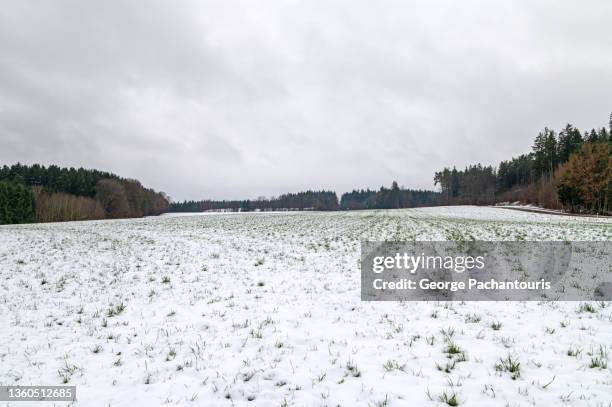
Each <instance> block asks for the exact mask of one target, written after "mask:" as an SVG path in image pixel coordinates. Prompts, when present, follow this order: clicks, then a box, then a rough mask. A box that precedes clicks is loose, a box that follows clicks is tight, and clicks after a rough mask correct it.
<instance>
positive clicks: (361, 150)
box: [0, 0, 612, 200]
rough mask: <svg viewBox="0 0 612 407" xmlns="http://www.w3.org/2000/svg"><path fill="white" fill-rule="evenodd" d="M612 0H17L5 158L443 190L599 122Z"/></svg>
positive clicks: (8, 49) (238, 178)
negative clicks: (452, 181) (550, 133)
mask: <svg viewBox="0 0 612 407" xmlns="http://www.w3.org/2000/svg"><path fill="white" fill-rule="evenodd" d="M611 22H612V2H610V1H608V0H601V1H588V2H576V1H571V2H570V1H465V0H462V1H456V0H450V1H378V0H377V1H355V0H347V1H311V0H309V1H282V2H281V1H271V0H265V1H228V0H223V1H214V2H212V1H194V2H179V1H163V2H162V1H150V0H146V1H144V0H143V1H121V2H119V1H117V2H115V1H99V2H82V1H80V0H78V1H61V0H60V1H52V2H51V1H32V2H30V1H23V0H19V1H10V2H8V1H7V2H3V4H2V7H1V8H0V163H6V164H12V163H15V162H17V161H20V162H22V163H28V164H31V163H35V162H38V163H42V164H46V165H48V164H52V163H55V164H58V165H61V166H75V167H78V166H83V167H86V168H98V169H103V170H109V171H112V172H115V173H117V174H119V175H121V176H124V177H131V178H137V179H139V180H141V181H142V182H143V184H145V185H146V186H150V187H153V188H155V189H157V190H163V191H165V192H167V193H168V194H169V195H170V196H171V197H173V198H175V199H181V200H182V199H200V198H216V199H221V198H254V197H257V196H261V195H266V196H269V195H274V194H279V193H282V192H291V191H299V190H304V189H306V188H312V189H321V188H325V189H333V190H336V191H337V192H339V193H341V192H344V191H347V190H350V189H352V188H353V187H373V188H377V187H380V186H381V185H383V184H384V185H389V184H391V181H393V180H397V181H398V183H399V184H400V185H403V186H405V187H416V188H419V187H420V188H433V173H434V171H436V170H438V169H440V168H441V167H443V166H450V165H453V164H455V165H457V166H464V165H466V164H468V163H474V162H482V163H485V164H494V165H497V164H498V162H499V161H500V160H502V159H506V158H509V157H511V156H513V155H518V154H520V153H523V152H527V151H529V149H530V147H531V142H532V140H533V138H534V136H535V135H536V134H537V133H538V131H539V130H540V129H542V128H543V127H544V126H550V127H553V128H555V129H558V128H561V127H562V126H563V125H564V124H565V123H567V122H571V123H574V124H575V125H577V126H578V127H579V128H580V129H586V128H589V129H590V128H592V127H595V126H597V127H602V126H604V125H607V123H608V117H609V115H610V113H611V112H612V23H611Z"/></svg>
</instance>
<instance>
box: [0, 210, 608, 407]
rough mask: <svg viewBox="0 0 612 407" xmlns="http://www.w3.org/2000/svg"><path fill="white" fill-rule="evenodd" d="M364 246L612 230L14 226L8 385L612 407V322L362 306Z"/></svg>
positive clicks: (302, 217)
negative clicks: (380, 242)
mask: <svg viewBox="0 0 612 407" xmlns="http://www.w3.org/2000/svg"><path fill="white" fill-rule="evenodd" d="M361 240H511V241H512V240H526V241H541V240H542V241H544V240H571V241H610V240H612V221H610V220H606V219H597V218H577V217H565V216H556V215H545V214H535V213H527V212H518V211H512V210H507V209H498V208H484V207H440V208H421V209H403V210H393V211H382V210H381V211H357V212H326V213H316V212H301V213H298V212H277V213H228V214H197V215H189V216H169V215H168V216H161V217H151V218H145V219H136V220H113V221H90V222H68V223H57V224H34V225H14V226H1V227H0V385H15V384H21V385H30V384H46V385H61V384H70V385H75V386H77V397H78V400H77V402H76V403H74V404H75V405H80V406H89V405H103V406H109V405H110V406H133V405H151V406H156V405H181V406H183V405H204V406H276V407H279V406H337V405H341V406H377V407H378V406H381V407H382V406H390V407H391V406H421V405H423V406H437V405H438V406H445V405H451V406H453V405H459V406H462V405H465V406H552V405H555V406H594V407H596V406H600V407H603V406H610V405H611V404H612V304H610V303H607V302H363V301H361V299H360V273H359V257H360V241H361ZM19 405H27V404H26V403H19ZM33 405H40V403H38V404H33Z"/></svg>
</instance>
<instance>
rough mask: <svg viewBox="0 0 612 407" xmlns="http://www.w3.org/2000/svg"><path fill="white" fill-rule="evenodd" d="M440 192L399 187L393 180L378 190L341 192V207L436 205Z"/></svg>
mask: <svg viewBox="0 0 612 407" xmlns="http://www.w3.org/2000/svg"><path fill="white" fill-rule="evenodd" d="M439 201H440V194H439V193H437V192H434V191H427V190H420V189H419V190H414V189H401V188H400V187H399V186H398V184H397V182H395V181H393V183H392V184H391V188H385V187H380V189H379V190H378V191H374V190H370V189H365V190H364V189H360V190H353V191H351V192H347V193H344V194H342V197H341V198H340V207H341V208H342V209H353V210H354V209H399V208H417V207H423V206H436V205H438V204H439Z"/></svg>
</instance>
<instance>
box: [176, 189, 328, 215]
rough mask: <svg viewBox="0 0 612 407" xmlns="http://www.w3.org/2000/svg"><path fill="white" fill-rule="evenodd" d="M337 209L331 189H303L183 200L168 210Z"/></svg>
mask: <svg viewBox="0 0 612 407" xmlns="http://www.w3.org/2000/svg"><path fill="white" fill-rule="evenodd" d="M337 209H338V197H337V196H336V193H335V192H333V191H305V192H298V193H288V194H283V195H281V196H279V197H273V198H269V199H267V198H259V199H254V200H249V199H247V200H233V201H232V200H229V201H212V200H204V201H183V202H172V203H171V204H170V208H169V210H170V212H204V211H241V212H250V211H277V210H299V211H302V210H316V211H334V210H337Z"/></svg>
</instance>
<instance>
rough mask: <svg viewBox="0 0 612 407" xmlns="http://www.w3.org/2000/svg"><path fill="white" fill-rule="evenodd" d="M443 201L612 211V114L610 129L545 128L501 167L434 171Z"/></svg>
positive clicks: (572, 210) (596, 211)
mask: <svg viewBox="0 0 612 407" xmlns="http://www.w3.org/2000/svg"><path fill="white" fill-rule="evenodd" d="M434 183H435V184H436V185H439V186H440V190H441V196H440V199H441V204H443V205H457V204H475V205H486V204H493V203H496V202H504V201H507V202H515V201H519V202H522V203H529V204H537V205H540V206H543V207H546V208H556V209H561V208H564V209H566V210H568V211H571V212H583V213H597V214H610V212H611V210H612V207H611V205H612V115H611V116H610V122H609V128H608V129H606V128H605V127H602V128H600V129H592V130H590V131H584V132H581V131H580V130H578V129H577V128H575V127H574V126H572V125H571V124H568V125H566V126H565V127H564V128H563V129H561V130H560V131H559V132H558V133H557V132H555V131H554V130H551V129H549V128H544V130H542V131H541V132H540V133H539V134H538V136H537V137H536V138H535V139H534V142H533V146H532V151H531V152H530V153H527V154H523V155H520V156H518V157H515V158H512V159H510V160H508V161H502V162H501V163H500V164H499V167H498V168H497V169H495V168H493V167H490V166H488V167H483V166H482V165H480V164H477V165H472V166H468V167H467V168H465V169H464V170H457V169H456V168H452V169H450V168H444V169H443V170H442V171H440V172H436V173H435V176H434Z"/></svg>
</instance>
